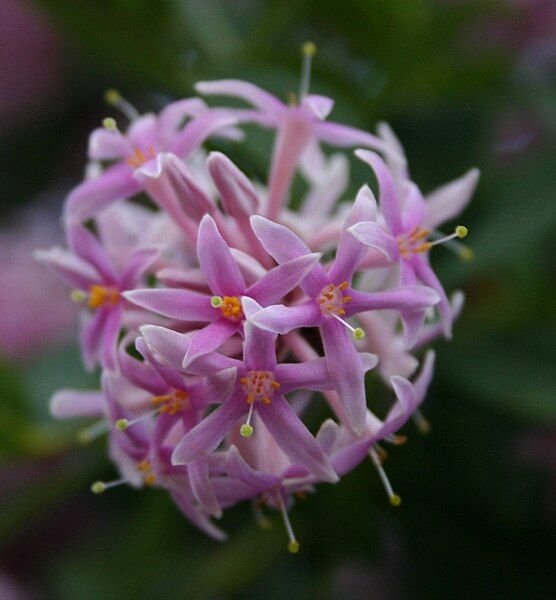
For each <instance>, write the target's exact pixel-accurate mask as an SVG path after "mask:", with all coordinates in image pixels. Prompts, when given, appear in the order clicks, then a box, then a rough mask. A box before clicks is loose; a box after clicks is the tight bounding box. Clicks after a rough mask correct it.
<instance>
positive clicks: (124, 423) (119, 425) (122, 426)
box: [116, 419, 129, 431]
mask: <svg viewBox="0 0 556 600" xmlns="http://www.w3.org/2000/svg"><path fill="white" fill-rule="evenodd" d="M128 426H129V421H128V420H127V419H118V420H117V421H116V429H119V430H120V431H125V430H126V429H127V428H128Z"/></svg>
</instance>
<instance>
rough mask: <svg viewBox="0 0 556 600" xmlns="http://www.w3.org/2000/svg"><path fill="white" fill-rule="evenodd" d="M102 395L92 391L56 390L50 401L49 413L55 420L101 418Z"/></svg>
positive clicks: (102, 409)
mask: <svg viewBox="0 0 556 600" xmlns="http://www.w3.org/2000/svg"><path fill="white" fill-rule="evenodd" d="M104 412H105V411H104V394H103V393H102V392H100V391H96V390H95V391H92V390H58V391H57V392H55V393H54V395H53V396H52V398H51V399H50V413H51V414H52V416H53V417H56V418H57V419H75V418H77V417H102V416H103V415H104Z"/></svg>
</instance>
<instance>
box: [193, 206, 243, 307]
mask: <svg viewBox="0 0 556 600" xmlns="http://www.w3.org/2000/svg"><path fill="white" fill-rule="evenodd" d="M197 253H198V255H199V263H200V264H201V269H202V271H203V273H204V275H205V277H206V278H207V280H208V282H209V285H210V287H211V290H212V291H213V293H214V294H218V295H220V296H241V295H242V294H243V293H244V292H245V280H244V279H243V275H242V274H241V271H240V270H239V267H238V266H237V263H236V262H235V260H234V258H233V256H232V253H231V252H230V248H229V247H228V244H226V242H225V241H224V239H223V238H222V236H221V235H220V232H219V231H218V228H217V227H216V223H215V222H214V219H213V218H212V217H210V216H209V215H205V217H204V218H203V220H202V221H201V224H200V225H199V238H198V242H197Z"/></svg>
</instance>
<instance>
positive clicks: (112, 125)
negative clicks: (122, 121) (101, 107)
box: [102, 117, 118, 131]
mask: <svg viewBox="0 0 556 600" xmlns="http://www.w3.org/2000/svg"><path fill="white" fill-rule="evenodd" d="M102 126H103V127H104V128H105V129H108V131H116V129H117V128H118V126H117V125H116V120H115V119H113V118H112V117H106V119H102Z"/></svg>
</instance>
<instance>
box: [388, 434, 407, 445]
mask: <svg viewBox="0 0 556 600" xmlns="http://www.w3.org/2000/svg"><path fill="white" fill-rule="evenodd" d="M384 440H385V441H386V442H388V443H389V444H392V445H393V446H402V445H403V444H405V443H406V442H407V436H405V435H396V434H394V433H391V434H390V435H387V436H386V437H385V438H384Z"/></svg>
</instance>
